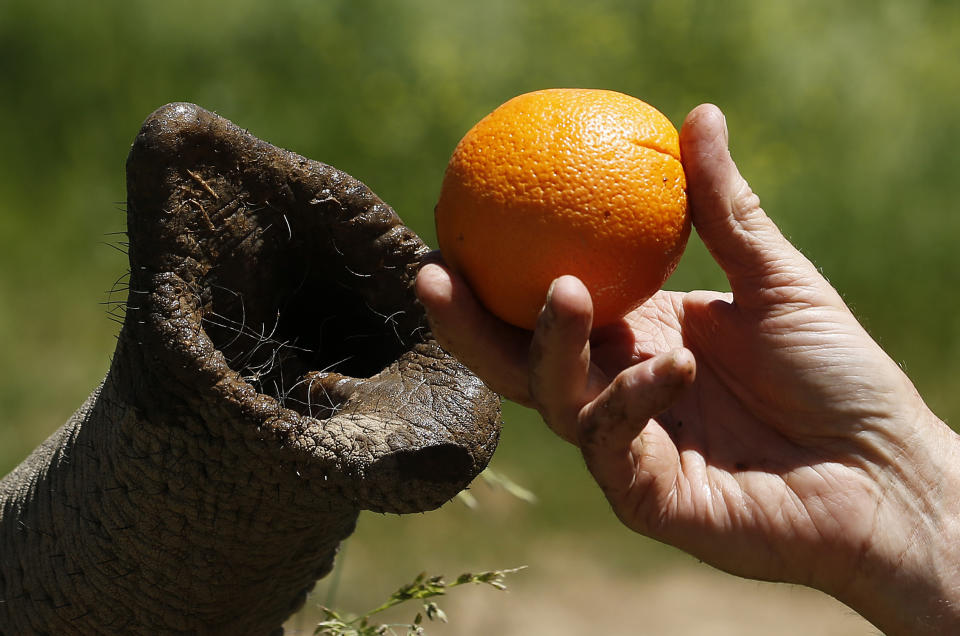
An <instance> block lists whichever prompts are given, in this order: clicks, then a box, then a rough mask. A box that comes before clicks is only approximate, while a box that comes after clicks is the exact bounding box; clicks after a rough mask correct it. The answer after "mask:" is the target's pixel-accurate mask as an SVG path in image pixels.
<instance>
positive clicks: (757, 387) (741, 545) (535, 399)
mask: <svg viewBox="0 0 960 636" xmlns="http://www.w3.org/2000/svg"><path fill="white" fill-rule="evenodd" d="M681 149H682V156H683V160H684V168H685V171H686V173H687V180H688V194H689V201H690V209H691V214H692V217H693V222H694V226H695V227H696V230H697V232H698V234H699V235H700V237H701V238H702V239H703V241H704V243H705V244H706V245H707V247H708V248H709V250H710V251H711V253H712V254H713V256H714V258H715V259H716V260H717V262H718V263H719V264H720V266H721V267H722V268H723V270H724V271H725V273H726V275H727V278H728V280H729V283H730V288H731V291H732V293H730V294H722V293H717V292H704V291H697V292H691V293H686V294H684V293H677V292H659V293H658V294H657V295H656V296H654V297H653V298H652V299H650V300H649V301H648V302H647V303H645V304H644V305H643V306H642V307H640V308H639V309H638V310H636V311H635V312H633V313H632V314H630V315H628V316H627V317H626V318H625V320H624V321H623V323H622V324H619V325H616V326H611V327H605V328H602V329H598V330H595V331H591V317H592V305H591V301H590V296H589V293H588V291H587V290H586V288H585V287H584V286H583V285H582V283H580V281H578V280H577V279H575V278H573V277H562V278H560V279H558V280H557V281H555V283H554V285H553V287H552V288H551V291H550V293H549V294H548V298H547V301H546V303H545V306H544V310H543V312H542V315H541V317H540V321H539V323H538V325H537V328H536V330H535V332H534V333H533V334H532V335H531V334H530V333H529V332H522V331H520V330H517V329H514V328H512V327H509V326H507V325H505V324H503V323H501V322H499V321H498V320H497V319H496V318H494V317H493V316H491V315H490V314H489V313H487V312H486V311H485V310H484V309H483V308H482V307H481V306H480V305H479V304H478V303H477V301H476V300H475V299H474V298H473V296H472V294H471V293H470V291H469V288H468V287H467V286H466V284H465V283H464V282H463V281H462V279H460V278H459V277H458V276H456V274H455V273H453V272H451V271H449V270H448V269H446V268H445V267H443V266H442V265H441V264H437V263H434V264H428V265H426V266H424V267H423V269H422V270H421V273H420V276H419V278H418V281H417V292H418V294H419V296H420V298H421V300H422V302H423V303H424V305H425V307H426V308H427V311H428V314H429V316H430V320H431V325H432V327H433V329H434V332H435V335H436V336H437V338H438V339H439V341H440V342H441V343H442V344H443V345H444V346H445V347H446V348H448V349H449V350H450V351H451V352H453V353H454V354H455V355H457V356H458V357H459V358H460V359H461V360H462V361H463V362H464V363H465V364H467V365H468V366H470V367H471V368H472V369H473V370H474V371H475V372H476V373H477V374H478V375H480V377H481V378H483V379H484V380H485V381H486V382H487V383H488V384H489V385H490V386H491V387H492V388H494V389H495V390H497V391H498V392H500V393H502V394H503V395H505V396H506V397H508V398H510V399H513V400H515V401H517V402H520V403H521V404H525V405H528V406H532V407H535V408H537V409H538V410H539V411H540V412H541V414H542V415H543V417H544V419H545V421H546V422H547V424H548V425H549V426H550V427H551V428H552V429H553V430H554V431H555V432H556V433H557V434H558V435H560V436H562V437H563V438H564V439H567V440H568V441H570V442H572V443H574V444H576V445H577V446H579V447H580V449H581V451H582V453H583V457H584V459H585V461H586V464H587V466H588V468H589V469H590V471H591V473H592V474H593V476H594V478H595V479H596V480H597V483H598V484H599V485H600V487H601V488H602V489H603V492H604V493H605V495H606V496H607V498H608V500H609V501H610V503H611V505H612V507H613V509H614V511H615V512H616V513H617V515H618V516H619V518H620V519H621V520H622V521H623V522H624V524H626V525H627V526H628V527H630V528H632V529H634V530H636V531H637V532H640V533H642V534H645V535H649V536H652V537H655V538H657V539H660V540H662V541H665V542H668V543H671V544H673V545H676V546H677V547H680V548H681V549H683V550H686V551H687V552H690V553H691V554H694V555H696V556H697V557H699V558H701V559H703V560H705V561H707V562H709V563H711V564H713V565H715V566H717V567H720V568H722V569H725V570H727V571H730V572H732V573H735V574H739V575H742V576H749V577H754V578H761V579H768V580H778V581H789V582H795V583H802V584H806V585H810V586H813V587H817V588H819V589H822V590H824V591H826V592H828V593H830V594H833V595H834V596H836V597H837V598H840V600H843V601H845V602H847V603H848V604H850V605H851V606H852V607H854V608H855V609H857V610H858V611H861V613H863V614H864V615H865V616H866V617H867V618H869V619H870V620H873V621H874V622H875V623H876V624H877V625H878V626H879V627H881V628H883V629H886V630H889V631H890V632H891V633H896V632H900V631H903V633H921V631H922V629H924V628H926V629H930V630H932V631H931V632H930V633H942V630H943V629H944V625H945V624H947V625H953V626H954V628H955V627H956V626H957V624H960V623H949V622H948V623H944V622H942V621H951V620H953V621H955V620H958V616H960V608H956V607H953V608H952V610H949V611H948V610H945V609H944V607H945V606H944V605H943V603H944V602H947V601H949V600H953V601H957V600H958V599H960V587H958V581H960V572H958V567H960V546H958V547H954V546H957V545H958V539H960V531H958V530H957V526H958V523H960V505H958V504H957V503H956V502H955V501H954V497H953V496H952V495H948V496H945V493H950V492H955V489H956V488H957V487H958V486H960V478H958V476H957V472H958V467H960V453H958V451H957V438H956V436H955V435H954V434H953V433H952V432H951V431H950V430H949V429H947V428H946V426H945V425H943V424H942V423H941V422H940V421H939V420H937V418H936V417H935V416H934V415H933V414H932V413H931V412H930V411H929V409H928V408H927V407H926V405H925V404H924V403H923V401H922V399H921V398H920V396H919V395H918V394H917V392H916V390H915V389H914V388H913V385H912V384H911V383H910V381H909V379H908V378H907V377H906V376H905V375H904V374H903V373H902V372H901V370H900V369H899V367H898V366H897V365H896V364H895V363H894V362H893V361H891V360H890V359H889V357H888V356H887V355H886V354H885V353H884V352H883V351H882V350H881V349H880V347H879V346H878V345H877V344H876V343H875V342H874V341H873V340H872V339H871V338H870V337H869V335H868V334H867V333H866V332H865V331H864V330H863V328H862V327H861V326H860V325H859V323H858V322H857V321H856V319H855V318H854V317H853V315H852V314H851V313H850V311H849V310H848V309H847V307H846V306H845V304H844V303H843V301H842V299H841V298H840V296H839V295H838V294H837V292H836V291H835V290H834V289H833V288H832V287H831V286H830V285H829V283H828V282H827V281H826V280H825V279H824V278H823V277H822V276H821V275H820V274H819V272H818V271H817V270H816V268H815V267H814V266H813V265H812V264H811V263H810V262H809V261H808V260H807V259H806V258H805V257H803V255H802V254H800V253H799V252H798V251H797V250H796V249H795V248H794V247H793V246H792V245H791V244H790V243H789V242H788V241H787V240H786V239H785V238H784V237H783V236H782V235H781V234H780V232H779V230H778V229H777V227H776V226H775V224H774V223H773V222H772V221H771V220H770V219H769V218H768V217H767V216H766V214H765V213H764V212H763V210H762V209H761V208H760V205H759V200H758V199H757V197H756V196H754V195H753V194H752V192H751V190H750V188H749V187H748V186H747V184H746V182H745V181H744V180H743V179H742V177H741V176H740V175H739V172H738V171H737V169H736V167H735V165H734V164H733V161H732V159H731V158H730V155H729V152H728V150H727V133H726V126H725V123H724V121H723V116H722V114H721V113H720V112H719V110H717V109H716V108H715V107H711V106H701V107H699V108H697V109H695V110H694V111H693V112H692V113H691V114H690V115H689V116H688V118H687V121H686V122H685V123H684V126H683V129H682V131H681ZM921 617H926V618H923V619H921ZM923 620H925V621H927V622H926V623H924V622H922V621H923ZM938 621H941V622H938Z"/></svg>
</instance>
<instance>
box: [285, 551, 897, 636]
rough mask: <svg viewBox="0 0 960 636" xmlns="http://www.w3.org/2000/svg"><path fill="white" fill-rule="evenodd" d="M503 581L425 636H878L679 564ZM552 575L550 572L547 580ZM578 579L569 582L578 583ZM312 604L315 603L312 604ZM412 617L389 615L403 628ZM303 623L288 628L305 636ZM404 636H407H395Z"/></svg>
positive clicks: (803, 595) (815, 607)
mask: <svg viewBox="0 0 960 636" xmlns="http://www.w3.org/2000/svg"><path fill="white" fill-rule="evenodd" d="M538 561H539V563H540V565H538V566H537V568H536V569H528V570H526V571H524V572H520V573H517V574H514V575H512V576H511V577H509V578H508V585H509V587H510V591H508V592H506V593H502V592H497V591H495V590H493V589H490V588H486V587H484V588H466V589H464V588H459V589H456V590H453V591H452V592H451V594H450V596H448V597H446V598H441V599H440V605H441V607H442V608H443V609H444V610H445V611H446V613H447V615H448V616H449V618H450V623H449V624H448V625H437V626H434V625H433V624H430V625H428V626H427V634H429V635H430V636H452V635H457V636H491V635H502V636H520V635H524V636H531V635H533V636H539V635H541V634H543V635H550V636H567V635H569V636H584V635H594V634H603V635H606V636H628V635H629V636H660V635H665V636H704V635H709V636H728V635H730V636H733V635H736V636H754V635H756V636H760V635H763V636H768V635H770V634H777V635H778V636H869V635H874V634H879V632H878V630H876V629H875V628H873V627H872V626H871V625H870V624H869V623H867V622H866V621H864V620H863V619H862V618H860V617H859V616H857V615H856V614H855V613H854V612H852V611H851V610H850V609H848V608H847V607H845V606H844V605H842V604H840V603H838V602H836V601H834V600H833V599H831V598H829V597H828V596H826V595H824V594H821V593H819V592H816V591H813V590H810V589H806V588H802V587H795V586H786V585H776V584H769V583H758V582H755V581H747V580H742V579H737V578H735V577H732V576H728V575H726V574H723V573H721V572H718V571H716V570H713V569H711V568H709V567H707V566H697V565H693V564H684V565H679V566H668V567H667V568H666V569H665V570H663V571H660V572H657V573H654V574H651V575H646V576H644V577H642V578H629V577H627V576H625V575H623V574H622V573H620V574H615V573H611V572H609V571H606V570H605V569H603V568H601V567H599V566H597V565H595V564H592V563H584V562H577V561H576V560H575V558H574V559H571V558H569V555H566V556H564V557H562V558H559V557H557V556H556V553H555V552H554V558H552V559H551V560H550V561H549V563H551V564H552V565H550V566H547V567H544V565H543V563H544V561H543V560H538ZM547 570H549V571H547ZM574 573H575V574H574ZM310 602H317V601H308V603H310ZM415 609H416V608H415V607H411V610H409V611H405V612H400V613H398V614H396V615H393V616H392V617H391V618H393V619H394V620H409V618H410V617H412V614H413V612H414V611H415ZM311 620H312V618H311V616H310V614H309V613H304V614H302V615H301V616H299V617H296V618H294V619H293V620H292V621H291V622H290V623H289V624H288V625H287V633H288V634H310V633H312V630H311V629H309V625H310V621H311ZM401 633H403V632H401Z"/></svg>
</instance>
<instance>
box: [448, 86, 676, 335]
mask: <svg viewBox="0 0 960 636" xmlns="http://www.w3.org/2000/svg"><path fill="white" fill-rule="evenodd" d="M436 224H437V238H438V240H439V243H440V251H441V253H442V254H443V257H444V259H445V260H446V261H447V263H448V264H449V265H450V266H451V267H453V268H454V269H455V270H456V271H458V272H459V273H460V274H461V275H462V276H463V277H464V278H465V279H466V281H467V283H468V284H469V285H470V287H471V288H472V289H473V291H474V293H475V294H476V295H477V297H478V298H479V299H480V301H481V302H482V303H483V304H484V305H485V306H486V307H487V309H488V310H490V311H491V312H492V313H493V314H494V315H496V316H498V317H500V318H501V319H502V320H504V321H506V322H508V323H511V324H513V325H516V326H519V327H523V328H525V329H532V328H533V327H534V325H535V324H536V320H537V316H538V314H539V312H540V309H541V307H542V306H543V302H544V299H545V296H546V293H547V290H548V288H549V286H550V283H551V282H552V281H553V280H554V279H555V278H557V277H558V276H561V275H563V274H573V275H575V276H577V277H579V278H580V279H581V280H582V281H583V282H584V284H586V286H587V289H589V290H590V294H591V297H592V298H593V304H594V326H600V325H604V324H609V323H612V322H615V321H617V320H618V319H619V318H621V317H622V316H624V315H625V314H626V313H628V312H630V311H631V310H633V309H635V308H636V307H638V306H639V305H640V304H642V303H643V301H645V300H646V299H648V298H649V297H650V296H652V295H653V294H654V293H655V292H656V291H657V290H658V289H659V288H660V287H661V286H662V285H663V283H664V282H665V281H666V280H667V277H669V276H670V274H671V273H672V272H673V270H674V269H675V268H676V265H677V262H678V261H679V260H680V256H681V254H682V253H683V249H684V247H685V245H686V242H687V238H688V237H689V235H690V221H689V218H688V216H687V196H686V179H685V177H684V173H683V166H682V165H681V163H680V143H679V138H678V134H677V130H676V128H674V126H673V125H672V124H671V123H670V120H668V119H667V118H666V117H665V116H664V115H663V114H662V113H660V112H659V111H658V110H657V109H655V108H654V107H652V106H650V105H649V104H647V103H645V102H643V101H640V100H639V99H636V98H634V97H630V96H628V95H624V94H622V93H617V92H614V91H607V90H586V89H551V90H542V91H536V92H533V93H526V94H524V95H520V96H518V97H514V98H513V99H511V100H510V101H508V102H506V103H504V104H503V105H501V106H500V107H498V108H497V109H496V110H494V111H493V112H492V113H490V114H489V115H487V116H486V117H484V118H483V119H482V120H480V122H478V123H477V124H476V125H475V126H474V127H473V128H472V129H471V130H470V131H469V132H467V134H466V135H465V136H464V137H463V139H462V140H461V141H460V143H459V144H457V147H456V149H455V150H454V152H453V156H452V157H451V158H450V162H449V164H448V165H447V170H446V173H445V175H444V178H443V185H442V187H441V192H440V198H439V201H438V203H437V207H436Z"/></svg>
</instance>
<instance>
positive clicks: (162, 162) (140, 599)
mask: <svg viewBox="0 0 960 636" xmlns="http://www.w3.org/2000/svg"><path fill="white" fill-rule="evenodd" d="M127 182H128V184H127V185H128V234H129V239H130V276H129V285H128V286H129V297H128V301H127V304H126V315H125V318H124V325H123V328H122V330H121V332H120V335H119V342H118V346H117V350H116V352H115V354H114V357H113V360H112V363H111V368H110V371H109V373H108V374H107V377H106V379H105V380H104V382H103V383H102V385H101V386H100V387H99V388H98V389H97V390H96V391H95V392H94V393H93V394H92V395H91V396H90V398H89V399H88V400H87V402H86V403H85V404H84V405H83V406H82V407H81V408H80V409H79V410H78V411H77V413H76V414H75V415H74V416H73V417H72V418H71V419H70V420H69V421H68V422H67V424H65V425H64V426H63V427H62V428H61V429H59V430H58V431H57V432H56V433H54V435H53V436H51V438H50V439H48V440H47V442H45V443H44V444H43V445H42V446H41V447H40V448H38V449H37V450H36V451H35V452H34V453H33V454H32V455H31V456H30V457H29V458H27V459H26V460H25V461H24V462H23V463H22V464H21V465H20V466H19V467H18V468H17V469H15V470H14V471H13V472H12V473H11V474H10V475H8V476H7V477H5V478H4V479H3V480H2V481H0V506H2V507H0V551H2V552H0V632H2V633H7V632H8V631H10V632H11V633H18V634H20V633H22V634H30V633H76V634H87V633H89V634H97V633H129V634H137V633H151V634H160V633H171V634H173V633H206V634H219V633H223V634H241V633H242V634H267V633H273V632H277V631H279V630H280V629H281V628H280V626H281V624H282V622H283V621H284V619H286V618H287V617H288V616H289V615H290V614H292V613H293V612H294V611H295V610H296V609H297V608H298V607H299V606H300V605H301V604H302V603H303V601H304V598H305V595H306V593H307V592H308V591H309V589H311V587H312V586H313V584H314V582H315V581H316V580H317V579H318V578H320V577H323V576H324V575H326V574H327V573H328V572H329V571H330V569H331V567H332V564H333V559H334V555H335V552H336V549H337V546H338V544H339V543H340V541H342V540H343V539H344V538H345V537H347V536H348V535H349V534H350V533H351V532H352V530H353V528H354V526H355V523H356V519H357V515H358V513H359V511H360V510H363V509H366V510H374V511H388V512H396V513H408V512H418V511H423V510H429V509H432V508H435V507H437V506H439V505H441V504H442V503H444V502H445V501H447V500H448V499H450V498H451V497H452V496H454V495H455V494H456V493H457V492H459V491H460V490H461V489H462V488H464V487H465V486H466V485H467V484H469V482H470V481H471V480H472V479H473V478H474V477H475V476H476V475H477V474H478V473H479V472H480V471H481V470H482V469H483V468H484V467H485V465H486V463H487V462H488V461H489V459H490V456H491V455H492V453H493V450H494V448H495V446H496V442H497V439H498V434H499V401H498V399H497V397H496V396H495V395H494V394H493V393H491V392H490V391H489V390H488V389H487V388H486V387H485V386H484V385H483V384H482V383H481V382H480V381H479V380H478V379H477V378H476V377H475V376H473V375H472V374H470V373H469V372H468V371H467V370H466V369H465V368H464V367H462V366H461V365H459V364H458V363H457V362H456V361H455V360H453V359H452V358H451V357H450V356H448V355H447V354H446V353H445V352H443V351H442V350H441V349H440V348H439V347H438V346H437V344H436V342H435V341H434V340H433V338H432V336H431V335H430V333H429V331H428V329H427V327H426V324H425V320H424V316H423V313H422V310H421V309H420V307H419V306H418V304H417V303H416V302H415V300H414V297H413V294H412V281H413V278H414V276H415V274H416V268H417V266H418V262H419V259H420V258H421V256H422V255H423V254H424V253H425V252H426V249H427V248H426V247H425V246H424V245H423V243H422V242H421V241H420V240H419V239H418V238H417V237H416V235H415V234H413V233H412V232H411V231H410V230H409V229H408V228H406V227H405V226H403V225H402V224H401V223H400V221H399V219H398V218H397V217H396V215H395V214H394V213H393V211H392V210H391V209H390V208H389V207H388V206H387V205H386V204H384V203H383V202H382V201H380V200H379V199H378V198H377V197H376V196H375V195H373V194H372V193H371V192H370V191H369V189H367V188H366V187H365V186H364V185H363V184H361V183H359V182H358V181H356V180H354V179H352V178H351V177H349V176H347V175H345V174H344V173H342V172H340V171H337V170H335V169H333V168H331V167H329V166H326V165H323V164H320V163H317V162H313V161H309V160H307V159H304V158H303V157H299V156H297V155H295V154H293V153H290V152H286V151H283V150H280V149H277V148H274V147H273V146H270V145H269V144H266V143H264V142H262V141H259V140H257V139H256V138H254V137H252V136H251V135H249V134H248V133H246V132H245V131H243V130H241V129H239V128H238V127H236V126H234V125H233V124H231V123H230V122H228V121H226V120H224V119H222V118H220V117H218V116H216V115H214V114H212V113H209V112H207V111H205V110H203V109H201V108H199V107H196V106H193V105H189V104H171V105H168V106H166V107H164V108H162V109H160V110H158V111H157V112H155V113H154V114H153V115H151V117H150V118H148V120H147V121H146V122H145V123H144V126H143V128H142V129H141V131H140V134H139V135H138V136H137V138H136V140H135V142H134V144H133V147H132V149H131V152H130V157H129V159H128V163H127Z"/></svg>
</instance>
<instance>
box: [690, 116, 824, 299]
mask: <svg viewBox="0 0 960 636" xmlns="http://www.w3.org/2000/svg"><path fill="white" fill-rule="evenodd" d="M727 144H728V133H727V125H726V119H725V118H724V116H723V113H722V112H720V109H719V108H717V107H716V106H714V105H712V104H703V105H701V106H698V107H697V108H695V109H693V110H692V111H691V112H690V114H689V115H687V118H686V121H684V123H683V127H682V129H681V132H680V148H681V156H682V157H683V166H684V171H685V172H686V176H687V194H688V196H689V200H690V214H691V216H692V218H693V224H694V226H695V227H696V229H697V233H698V234H699V235H700V238H701V239H703V242H704V244H705V245H706V246H707V249H709V250H710V253H711V254H712V255H713V257H714V259H716V261H717V263H719V265H720V267H721V268H723V270H724V272H725V273H726V275H727V279H728V280H729V281H730V286H731V289H732V291H733V295H734V298H735V299H736V301H737V303H738V304H740V305H749V304H753V303H752V302H751V301H752V300H757V301H760V300H762V299H760V298H756V294H757V292H760V291H762V290H765V289H766V290H770V289H774V288H777V287H781V286H782V284H783V282H784V281H787V280H789V281H791V283H807V284H809V283H811V282H814V281H818V280H822V277H821V276H820V274H819V272H817V270H816V268H815V267H814V266H813V264H811V263H810V262H809V261H808V260H807V259H806V258H805V257H804V256H803V255H802V254H801V253H800V252H799V251H798V250H797V249H796V248H794V247H793V246H792V245H791V244H790V242H789V241H787V239H786V238H784V236H783V235H782V234H781V233H780V230H779V229H778V228H777V226H776V224H775V223H774V222H773V221H772V220H771V219H770V217H768V216H767V215H766V213H765V212H764V211H763V209H762V208H761V207H760V199H759V198H758V197H757V196H756V195H755V194H754V193H753V191H752V190H751V189H750V186H749V185H748V184H747V182H746V180H745V179H744V178H743V177H742V176H741V175H740V172H739V170H737V166H736V164H734V162H733V158H732V157H731V156H730V151H729V148H728V146H727ZM817 286H819V283H817Z"/></svg>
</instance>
